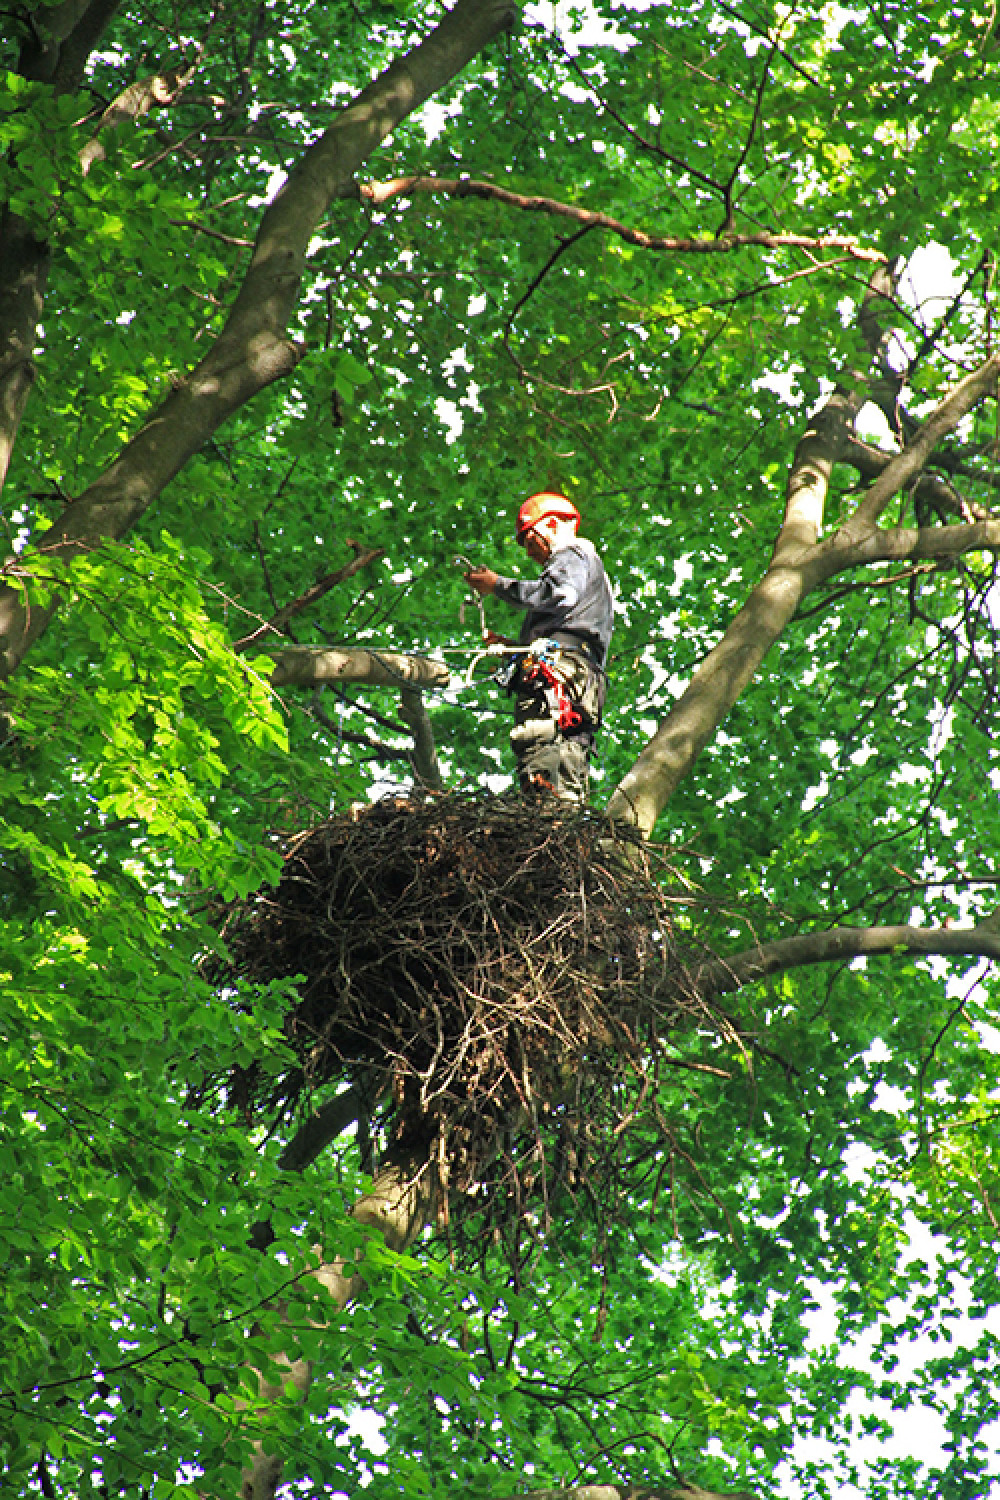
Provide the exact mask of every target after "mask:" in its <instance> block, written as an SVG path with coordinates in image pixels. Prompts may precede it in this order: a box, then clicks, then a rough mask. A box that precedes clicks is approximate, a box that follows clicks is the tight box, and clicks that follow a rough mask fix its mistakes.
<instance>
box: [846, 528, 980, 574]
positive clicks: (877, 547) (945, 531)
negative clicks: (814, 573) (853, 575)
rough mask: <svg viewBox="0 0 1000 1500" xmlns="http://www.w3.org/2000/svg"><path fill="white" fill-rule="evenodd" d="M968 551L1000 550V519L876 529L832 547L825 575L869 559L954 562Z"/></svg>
mask: <svg viewBox="0 0 1000 1500" xmlns="http://www.w3.org/2000/svg"><path fill="white" fill-rule="evenodd" d="M967 552H1000V520H996V521H970V522H969V523H968V524H967V525H964V526H920V527H916V526H894V527H892V528H891V529H886V530H878V531H873V532H871V533H870V535H868V536H867V537H864V538H863V539H862V540H861V541H860V542H857V543H855V544H854V545H853V546H847V545H843V544H842V545H841V546H839V547H837V548H836V549H834V548H831V549H830V550H829V551H828V552H826V554H825V556H824V564H825V566H824V568H823V577H824V578H833V577H835V576H836V575H837V574H838V573H846V572H848V571H849V570H850V569H851V568H860V567H864V566H865V565H866V564H868V563H880V562H903V561H906V560H908V559H909V560H912V561H915V562H941V563H947V562H953V561H954V559H955V558H956V557H962V556H964V554H965V553H967Z"/></svg>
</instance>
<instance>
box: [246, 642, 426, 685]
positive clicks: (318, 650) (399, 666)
mask: <svg viewBox="0 0 1000 1500" xmlns="http://www.w3.org/2000/svg"><path fill="white" fill-rule="evenodd" d="M273 656H274V663H275V666H274V674H273V676H272V677H271V681H272V683H273V684H274V686H275V687H320V686H322V684H323V683H327V682H367V683H368V684H369V686H371V687H394V688H405V687H447V685H448V678H449V673H448V668H447V667H446V666H445V664H444V662H440V661H432V660H431V658H430V657H428V656H404V655H403V654H402V653H401V652H398V651H362V650H346V649H344V650H342V649H340V648H332V649H327V648H325V647H323V646H286V647H285V648H284V649H283V650H281V651H277V652H274V653H273Z"/></svg>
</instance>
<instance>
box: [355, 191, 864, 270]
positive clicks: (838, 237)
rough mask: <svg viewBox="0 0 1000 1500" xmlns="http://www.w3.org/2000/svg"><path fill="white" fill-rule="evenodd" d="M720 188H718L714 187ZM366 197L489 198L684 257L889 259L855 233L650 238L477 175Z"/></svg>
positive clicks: (591, 211) (377, 200)
mask: <svg viewBox="0 0 1000 1500" xmlns="http://www.w3.org/2000/svg"><path fill="white" fill-rule="evenodd" d="M713 185H715V184H713ZM358 191H359V193H360V195H361V197H362V198H363V199H365V200H366V201H367V202H369V203H374V204H381V203H387V202H388V201H389V199H390V198H396V197H409V196H410V195H411V194H413V193H443V194H445V195H446V196H447V197H449V198H488V199H490V200H492V201H493V202H495V203H503V204H506V205H507V207H509V208H519V209H523V210H525V211H526V212H528V213H545V214H553V215H555V216H556V217H557V218H562V219H570V220H571V221H572V222H573V223H575V224H579V225H581V226H582V227H583V228H585V229H606V230H607V231H608V233H609V234H616V235H617V236H618V237H619V239H622V240H624V241H625V242H626V244H629V245H637V246H638V247H639V248H640V249H641V250H660V251H673V252H676V253H678V254H684V255H718V254H724V253H726V252H727V251H730V250H742V249H744V248H746V247H758V248H760V249H765V250H787V249H803V250H846V252H847V253H848V255H851V256H853V257H854V258H855V259H856V260H862V261H868V262H878V263H881V262H883V261H884V260H885V259H886V257H885V256H884V255H883V254H882V252H881V250H871V249H867V248H866V247H865V246H863V245H859V244H858V242H857V240H856V239H854V238H853V237H852V236H850V235H843V234H831V235H819V236H816V235H807V234H772V233H770V232H769V231H767V230H760V231H759V232H757V233H755V234H733V233H728V232H727V233H725V234H723V235H720V236H718V237H716V236H706V237H705V238H704V239H701V238H698V239H691V238H682V237H678V236H676V235H656V234H647V233H646V232H645V230H642V229H632V228H630V227H629V226H628V225H627V224H623V223H621V221H620V220H619V219H613V218H612V217H611V215H610V214H604V213H599V212H597V210H595V209H590V208H578V207H577V206H576V205H575V204H573V203H561V202H559V200H558V199H556V198H540V197H537V196H536V195H534V194H524V193H513V192H511V191H510V189H509V188H502V187H498V186H497V184H496V183H495V182H482V181H479V180H477V179H476V178H473V177H419V176H417V177H394V178H392V179H391V180H389V181H388V182H366V183H364V184H362V186H361V187H360V188H359V189H358Z"/></svg>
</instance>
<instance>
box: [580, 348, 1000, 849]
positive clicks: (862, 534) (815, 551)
mask: <svg viewBox="0 0 1000 1500" xmlns="http://www.w3.org/2000/svg"><path fill="white" fill-rule="evenodd" d="M998 376H1000V355H994V356H992V357H991V358H990V359H988V360H986V361H985V362H984V363H983V364H982V365H980V366H979V368H978V369H977V370H974V371H973V372H972V374H971V375H968V376H966V377H965V379H964V380H962V381H961V382H960V383H959V384H958V385H957V386H956V387H955V389H954V390H952V391H951V392H950V393H949V395H947V396H946V397H945V398H944V400H943V401H942V402H941V403H940V404H939V405H938V406H937V407H936V408H935V409H934V411H933V412H932V413H931V415H930V416H929V417H928V418H927V420H926V421H925V422H924V423H923V424H922V426H921V427H920V429H919V431H918V432H917V433H916V435H915V436H914V438H913V440H912V441H911V442H910V443H908V444H907V446H906V447H905V448H904V449H903V451H902V452H901V453H899V454H897V455H896V456H895V457H893V458H891V459H889V461H888V462H887V464H886V467H885V469H884V470H883V472H882V473H881V474H880V475H879V477H878V479H877V480H876V481H875V483H874V485H873V486H872V488H871V489H870V490H869V491H868V492H867V494H866V496H865V498H864V500H863V501H862V502H861V504H860V505H859V506H858V508H857V510H856V511H855V513H854V515H853V516H852V517H851V518H850V520H849V521H848V522H847V523H846V524H845V525H844V526H842V527H841V528H840V530H839V531H837V532H835V533H834V534H833V535H832V536H830V537H829V538H827V539H826V540H823V541H820V540H818V538H819V536H820V532H821V528H822V522H823V508H824V505H825V500H826V494H827V491H828V487H829V481H830V474H831V472H832V469H833V465H834V463H835V462H837V461H838V460H839V459H841V458H842V457H843V456H844V455H845V453H846V452H847V451H848V444H849V440H850V437H851V424H852V423H853V417H854V415H856V413H857V410H858V408H859V406H860V404H861V403H862V402H863V401H864V399H865V391H864V387H863V386H860V385H859V386H858V388H857V389H856V390H855V391H854V392H853V393H851V394H850V395H847V394H845V393H844V392H843V391H836V392H834V395H833V396H832V397H831V399H830V401H829V402H828V403H827V405H826V407H824V408H823V409H822V410H821V411H820V412H818V413H816V415H815V416H814V417H813V418H811V420H810V423H809V427H808V429H807V431H806V433H805V435H804V437H803V438H802V441H801V442H800V443H799V446H798V448H797V449H796V453H795V458H794V460H793V462H792V468H791V472H790V474H789V479H788V489H787V501H786V509H785V518H784V523H783V525H782V529H781V531H780V533H779V535H778V540H777V542H776V544H775V548H774V554H773V556H772V559H771V563H770V566H769V567H768V570H767V572H766V573H765V575H764V577H763V578H762V579H761V581H760V583H759V584H757V586H756V588H754V590H753V591H752V593H751V594H750V596H749V598H748V599H747V601H746V603H745V604H744V605H743V608H742V609H741V610H739V612H738V613H737V614H736V615H735V616H734V618H733V621H732V623H731V625H730V626H729V628H728V629H727V630H726V633H725V634H724V636H723V637H722V640H721V641H720V642H719V644H718V645H717V646H715V647H714V648H713V650H711V651H710V652H709V653H708V655H707V656H706V657H705V659H704V661H703V662H702V663H701V665H700V666H699V667H698V669H697V670H696V672H695V673H694V675H693V677H692V678H691V681H690V683H689V685H688V687H687V689H686V691H685V692H684V693H683V694H682V696H681V697H680V698H679V699H678V701H677V702H676V703H675V704H674V706H673V707H672V709H671V710H670V712H669V713H668V714H667V716H666V718H665V719H664V720H663V722H662V724H661V725H660V726H659V728H658V729H657V731H656V733H655V734H654V735H653V737H652V739H651V740H650V741H649V743H648V744H647V745H646V747H645V749H643V751H642V752H641V753H640V755H639V756H638V757H637V759H636V761H635V762H634V764H633V766H632V768H631V769H630V770H629V772H628V773H627V774H626V775H625V776H624V777H623V778H622V780H621V782H620V783H619V785H618V786H617V787H616V788H615V791H614V792H613V793H612V796H611V799H610V801H609V803H608V809H607V811H608V814H609V816H611V817H613V818H619V819H621V820H622V821H624V822H631V823H634V824H635V825H636V826H637V827H638V828H639V829H641V831H642V832H643V833H644V834H646V835H647V836H648V835H649V834H650V833H652V830H653V827H654V825H655V823H656V819H657V818H658V817H659V815H660V813H661V812H662V811H663V808H664V807H665V806H666V804H667V802H668V800H669V798H670V797H671V795H672V794H673V792H674V791H675V789H676V788H677V787H678V786H679V784H680V782H681V781H682V780H683V779H684V777H685V776H686V775H687V774H688V772H689V771H690V769H691V767H692V766H693V765H694V763H695V761H696V760H697V758H698V756H699V755H700V753H701V751H702V750H703V749H704V747H705V745H706V744H707V743H708V741H709V739H710V738H711V736H712V735H713V734H714V733H715V731H716V729H717V728H718V726H719V725H720V724H721V723H722V721H723V719H724V718H725V716H726V715H727V714H728V712H729V710H730V708H732V706H733V704H734V703H735V702H736V700H737V698H738V697H739V696H740V694H741V693H742V692H743V691H744V689H745V688H746V687H747V686H748V685H749V683H750V682H751V681H752V679H753V677H754V676H755V675H756V673H757V670H758V669H759V667H760V665H761V663H762V662H763V660H764V658H765V656H766V655H767V653H768V652H769V651H770V649H771V647H772V646H773V645H774V643H775V642H776V641H777V640H778V639H779V637H780V636H781V635H782V633H783V632H784V630H785V629H786V628H787V626H788V625H789V623H790V622H791V620H792V618H793V616H794V615H795V613H796V611H797V610H798V608H799V606H800V605H801V603H802V601H803V599H805V597H806V595H807V594H808V593H809V592H810V591H811V590H812V589H814V588H815V587H816V586H817V584H819V583H822V582H825V581H826V580H827V579H829V578H832V577H834V576H835V575H836V574H838V573H843V572H846V571H847V570H848V569H850V568H852V567H857V566H861V565H863V564H865V563H870V562H884V561H895V562H898V561H901V560H903V559H918V560H919V559H940V560H944V559H947V558H949V557H955V556H958V555H960V554H961V553H963V552H968V551H972V550H975V549H976V548H977V547H980V548H990V549H992V548H994V547H996V546H997V544H998V540H1000V523H997V522H992V521H983V522H978V523H975V524H970V525H966V526H946V527H930V528H922V529H921V530H919V531H906V530H903V529H901V528H899V529H894V530H891V531H878V530H876V525H877V521H878V517H879V516H880V515H881V514H882V512H883V511H884V510H885V508H886V506H887V505H888V504H889V501H890V500H891V499H892V497H893V496H894V495H895V494H897V493H898V492H899V490H900V489H902V488H903V486H904V485H906V484H909V483H912V482H915V481H916V479H917V478H918V477H919V475H920V471H921V469H922V468H923V465H924V464H925V463H926V461H927V459H928V458H929V457H930V454H931V453H932V452H933V450H934V447H935V446H936V444H937V443H939V442H940V441H941V439H942V438H943V437H945V436H946V435H947V434H948V433H949V432H950V431H951V430H952V429H953V428H954V426H955V425H956V423H958V422H959V421H961V419H962V417H963V416H965V415H966V413H967V412H969V411H971V410H972V408H973V407H974V406H975V405H976V403H977V402H978V401H980V400H982V399H983V397H984V396H986V395H987V394H990V393H991V392H993V391H995V389H996V386H997V379H998Z"/></svg>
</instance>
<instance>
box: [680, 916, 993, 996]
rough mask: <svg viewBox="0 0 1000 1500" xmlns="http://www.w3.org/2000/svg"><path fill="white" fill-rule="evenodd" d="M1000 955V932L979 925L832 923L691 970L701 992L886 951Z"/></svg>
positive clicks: (721, 991)
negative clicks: (879, 925)
mask: <svg viewBox="0 0 1000 1500" xmlns="http://www.w3.org/2000/svg"><path fill="white" fill-rule="evenodd" d="M904 954H905V955H907V956H919V957H926V956H928V955H931V954H939V955H941V956H944V957H948V956H950V957H955V956H959V957H967V958H988V959H992V960H994V961H997V960H1000V933H997V932H995V931H991V930H990V929H989V928H988V927H986V926H985V925H982V926H978V927H931V928H924V927H910V926H907V925H904V924H902V923H901V924H899V925H897V926H892V927H831V928H829V929H828V930H827V931H826V932H806V933H801V934H799V936H797V937H788V938H778V939H777V940H776V941H775V942H773V943H761V944H759V945H758V946H757V947H755V948H748V949H746V950H745V951H744V952H742V953H734V954H733V955H732V956H731V957H729V958H720V959H715V960H713V961H712V962H711V963H708V964H704V965H703V966H702V967H701V968H700V969H698V970H697V972H696V973H695V974H694V975H693V976H692V977H693V981H694V983H695V984H696V985H697V987H698V990H699V993H701V994H702V995H706V996H707V995H724V994H726V993H727V992H730V991H732V990H739V989H742V988H743V987H744V985H748V984H754V983H756V981H757V980H760V979H768V978H770V977H771V976H772V975H774V974H784V973H787V972H788V971H789V970H790V969H802V968H807V967H810V966H811V965H813V964H826V963H845V962H847V961H848V960H850V959H853V958H874V957H880V956H882V957H884V956H886V955H890V956H892V955H898V956H902V955H904Z"/></svg>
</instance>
